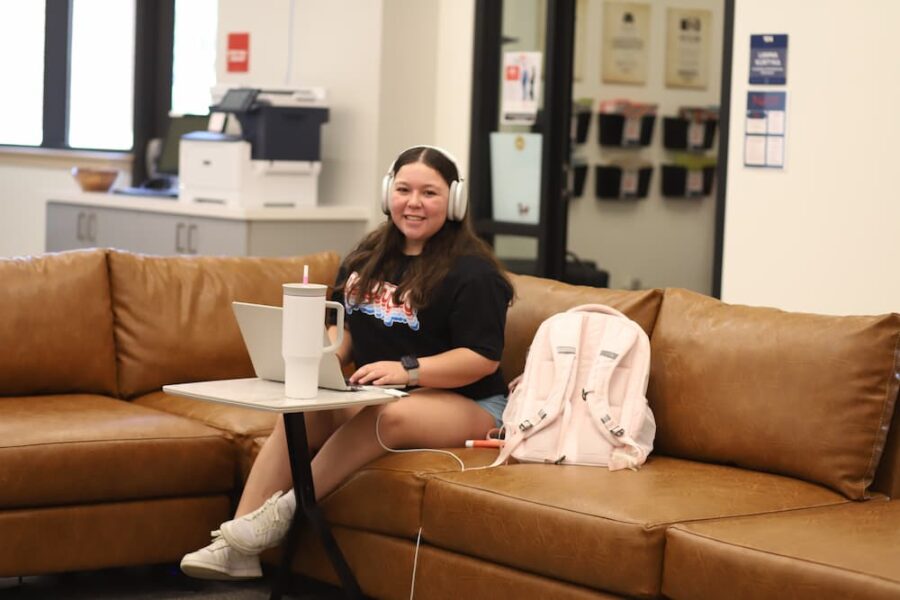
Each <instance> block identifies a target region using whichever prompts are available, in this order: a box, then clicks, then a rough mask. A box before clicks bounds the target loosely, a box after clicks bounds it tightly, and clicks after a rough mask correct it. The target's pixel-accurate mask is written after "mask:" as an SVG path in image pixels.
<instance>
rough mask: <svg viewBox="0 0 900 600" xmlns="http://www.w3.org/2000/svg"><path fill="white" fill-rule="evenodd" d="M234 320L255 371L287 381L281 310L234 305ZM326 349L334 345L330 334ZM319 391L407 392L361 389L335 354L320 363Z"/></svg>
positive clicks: (275, 307) (389, 386) (278, 308)
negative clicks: (282, 347) (344, 372)
mask: <svg viewBox="0 0 900 600" xmlns="http://www.w3.org/2000/svg"><path fill="white" fill-rule="evenodd" d="M231 306H232V308H233V309H234V316H235V317H236V318H237V322H238V327H240V328H241V335H242V336H243V337H244V344H245V345H246V346H247V352H249V353H250V362H252V363H253V370H254V371H255V372H256V376H257V377H259V378H260V379H269V380H272V381H284V359H283V358H282V356H281V307H280V306H268V305H265V304H250V303H248V302H232V303H231ZM322 344H323V346H327V345H330V344H331V340H330V339H329V337H328V332H327V331H326V332H325V333H324V335H323V340H322ZM319 387H320V388H326V389H329V390H338V391H356V390H361V389H367V388H372V387H384V388H394V389H396V388H403V387H405V386H403V385H385V386H371V385H369V386H360V385H354V384H350V383H348V382H347V380H346V379H345V378H344V374H343V372H341V363H340V361H338V358H337V355H336V354H334V353H333V352H330V353H326V354H323V355H322V360H321V361H320V362H319Z"/></svg>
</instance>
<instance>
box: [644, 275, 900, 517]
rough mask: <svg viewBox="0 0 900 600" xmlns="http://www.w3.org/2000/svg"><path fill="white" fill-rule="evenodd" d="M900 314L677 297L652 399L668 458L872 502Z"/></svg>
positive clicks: (662, 334) (669, 298)
mask: <svg viewBox="0 0 900 600" xmlns="http://www.w3.org/2000/svg"><path fill="white" fill-rule="evenodd" d="M898 340H900V315H897V314H888V315H882V316H872V317H867V316H866V317H864V316H848V317H833V316H824V315H812V314H801V313H788V312H784V311H781V310H777V309H772V308H760V307H748V306H737V305H729V304H725V303H723V302H720V301H718V300H716V299H713V298H709V297H707V296H703V295H701V294H697V293H694V292H689V291H687V290H681V289H668V290H666V293H665V298H664V300H663V304H662V308H661V309H660V312H659V318H658V319H657V321H656V328H655V329H654V330H653V335H652V336H651V339H650V342H651V351H652V358H651V360H652V364H651V371H650V389H649V391H648V397H649V400H650V406H651V408H652V409H653V413H654V415H655V417H656V423H657V438H656V447H657V449H658V451H659V452H661V453H663V454H669V455H673V456H679V457H683V458H692V459H697V460H705V461H710V462H721V463H729V464H735V465H738V466H741V467H746V468H750V469H757V470H761V471H769V472H772V473H780V474H783V475H790V476H794V477H798V478H801V479H805V480H808V481H812V482H817V483H820V484H822V485H825V486H827V487H830V488H832V489H834V490H837V491H839V492H841V493H843V494H844V495H846V496H847V497H848V498H851V499H861V498H863V497H865V495H866V489H867V487H868V486H869V484H870V483H871V482H872V478H873V476H874V473H875V469H876V467H877V465H878V461H879V459H880V456H881V453H882V451H883V449H884V442H885V436H886V433H887V429H888V425H889V423H890V420H891V416H892V413H893V409H894V403H895V400H896V396H897V379H896V374H897V368H898V365H897V348H898Z"/></svg>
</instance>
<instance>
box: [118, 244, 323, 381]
mask: <svg viewBox="0 0 900 600" xmlns="http://www.w3.org/2000/svg"><path fill="white" fill-rule="evenodd" d="M109 262H110V281H111V283H112V305H113V313H114V314H115V336H116V346H117V350H118V354H117V361H118V367H119V391H120V394H121V395H122V397H125V398H131V397H134V396H136V395H138V394H143V393H146V392H149V391H151V390H157V389H159V388H160V387H162V386H163V385H166V384H169V383H182V382H187V381H206V380H213V379H231V378H238V377H253V367H252V365H251V364H250V357H249V355H248V354H247V350H246V347H245V346H244V342H243V339H242V338H241V333H240V330H239V329H238V325H237V321H236V320H235V318H234V313H233V311H232V308H231V302H232V301H233V300H239V301H242V302H254V303H258V304H270V305H276V306H281V297H282V291H281V284H282V283H287V282H296V281H300V279H301V277H302V275H303V265H309V280H310V281H311V282H316V283H324V284H326V285H329V286H330V285H333V284H334V280H335V277H336V276H337V269H338V262H339V257H338V255H337V254H335V253H334V252H321V253H318V254H312V255H309V256H300V257H291V258H243V257H242V258H232V257H157V256H143V255H137V254H130V253H126V252H118V251H112V252H110V255H109Z"/></svg>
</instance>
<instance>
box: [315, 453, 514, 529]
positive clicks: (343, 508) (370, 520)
mask: <svg viewBox="0 0 900 600" xmlns="http://www.w3.org/2000/svg"><path fill="white" fill-rule="evenodd" d="M452 452H453V453H454V454H456V455H458V456H459V457H460V458H461V459H462V460H463V461H464V462H465V464H466V465H467V466H469V467H471V466H482V465H488V464H490V463H491V461H493V460H494V458H495V456H496V452H495V451H483V450H480V449H458V448H457V449H453V450H452ZM459 468H460V467H459V464H458V463H457V462H456V461H455V460H453V459H452V458H451V457H449V456H447V455H444V454H439V453H435V452H408V453H407V452H404V453H397V454H386V455H384V456H382V457H380V458H378V459H376V460H374V461H372V462H371V463H369V464H368V465H366V466H365V467H363V468H362V469H360V470H358V471H357V472H356V473H354V474H353V475H351V476H350V477H349V478H348V479H347V480H346V481H345V482H344V483H343V484H341V485H340V486H339V487H338V488H337V489H336V490H334V491H333V492H332V493H331V494H329V495H328V496H327V497H326V498H324V499H323V501H322V509H323V511H324V513H325V516H326V518H327V519H328V521H329V522H330V523H333V524H335V525H343V526H346V527H352V528H355V529H362V530H365V531H374V532H376V533H382V534H385V535H391V536H395V537H405V538H409V539H415V537H416V534H417V533H418V531H419V527H420V525H421V524H422V496H423V493H424V491H425V483H426V478H427V477H428V476H430V475H433V474H435V473H443V472H447V471H458V470H459Z"/></svg>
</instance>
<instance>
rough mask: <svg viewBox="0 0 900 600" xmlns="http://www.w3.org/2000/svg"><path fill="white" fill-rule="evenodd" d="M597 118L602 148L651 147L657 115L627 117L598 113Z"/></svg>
mask: <svg viewBox="0 0 900 600" xmlns="http://www.w3.org/2000/svg"><path fill="white" fill-rule="evenodd" d="M597 118H598V123H599V127H598V128H597V129H598V130H599V139H600V145H601V146H614V147H617V148H634V147H639V146H649V145H650V139H651V138H652V137H653V125H654V124H655V123H656V115H644V116H642V117H626V116H625V115H621V114H614V113H598V115H597Z"/></svg>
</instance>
